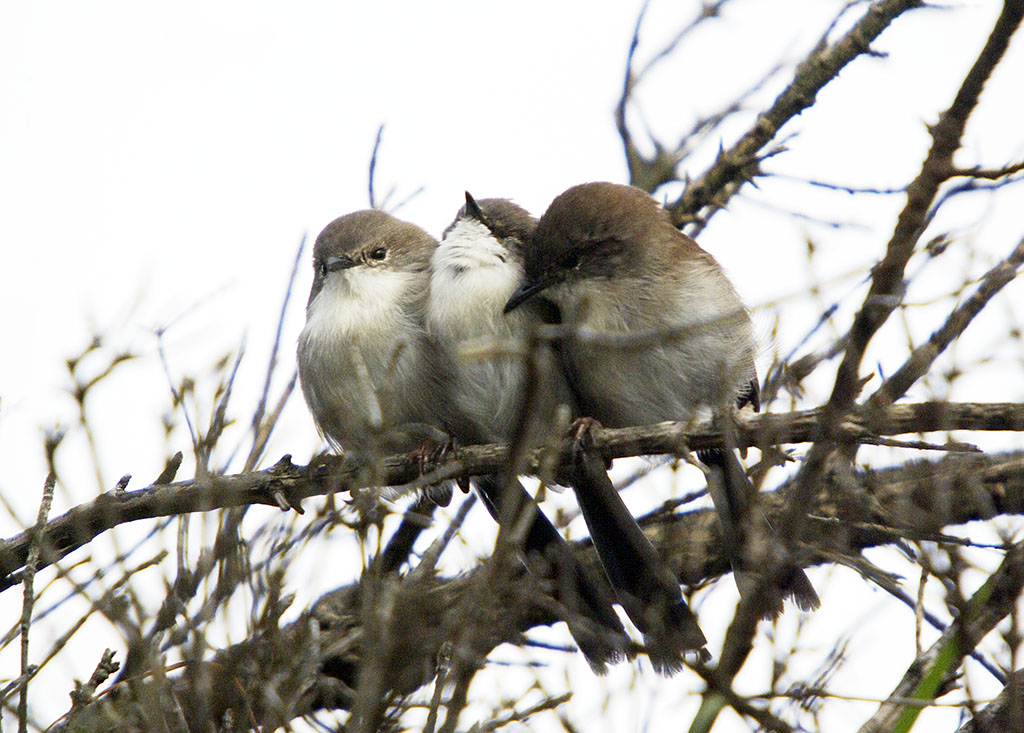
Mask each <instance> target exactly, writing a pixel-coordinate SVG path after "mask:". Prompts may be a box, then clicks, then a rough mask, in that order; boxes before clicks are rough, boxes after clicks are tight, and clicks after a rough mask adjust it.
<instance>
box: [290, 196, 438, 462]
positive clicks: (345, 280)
mask: <svg viewBox="0 0 1024 733" xmlns="http://www.w3.org/2000/svg"><path fill="white" fill-rule="evenodd" d="M436 249H437V240H436V239H434V237H432V236H431V235H430V234H428V233H427V232H426V231H424V230H423V229H421V228H420V227H418V226H416V225H415V224H412V223H409V222H405V221H402V220H400V219H397V218H396V217H394V216H392V215H390V214H387V213H385V212H383V211H379V210H376V209H367V210H363V211H356V212H353V213H350V214H346V215H345V216H341V217H339V218H337V219H335V220H334V221H332V222H330V223H329V224H328V225H327V226H326V227H325V228H324V229H323V231H322V232H321V233H320V234H319V236H317V239H316V243H315V244H314V246H313V270H314V272H313V285H312V288H311V290H310V293H309V301H308V303H307V305H306V323H305V326H304V327H303V329H302V332H301V333H300V335H299V340H298V349H297V354H296V355H297V359H298V367H299V380H300V383H301V386H302V394H303V396H304V397H305V399H306V404H307V405H308V406H309V409H310V412H311V413H312V415H313V419H314V422H315V423H316V425H317V428H318V429H319V431H320V433H321V434H322V435H323V436H324V438H325V439H326V440H327V441H328V443H330V444H331V446H332V447H333V448H335V449H336V450H340V451H342V452H344V453H348V454H351V455H353V456H354V457H355V458H356V459H357V460H360V461H364V462H373V461H376V460H378V459H379V458H381V457H383V456H386V455H391V454H393V453H399V452H411V451H413V450H416V449H417V448H420V447H422V446H423V445H424V443H425V442H426V441H429V440H438V441H443V440H444V438H445V437H446V436H445V435H444V433H443V425H444V422H443V418H444V415H443V410H442V407H441V405H440V404H439V399H438V396H439V395H442V394H444V392H445V390H446V389H447V388H446V387H445V384H444V380H445V373H444V370H443V368H442V364H441V362H440V361H439V360H438V358H437V356H436V354H435V352H434V346H433V344H432V342H431V340H430V339H429V338H428V336H427V334H426V330H425V328H424V326H423V311H424V308H425V304H426V298H427V295H428V292H429V288H430V260H431V257H432V255H433V253H434V251H435V250H436Z"/></svg>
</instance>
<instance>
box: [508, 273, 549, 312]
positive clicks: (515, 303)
mask: <svg viewBox="0 0 1024 733" xmlns="http://www.w3.org/2000/svg"><path fill="white" fill-rule="evenodd" d="M554 284H555V278H553V277H550V276H545V275H542V276H541V277H540V279H538V280H534V281H533V282H532V283H526V285H523V286H522V287H521V288H519V290H517V291H515V292H514V293H512V297H511V298H509V299H508V302H507V303H505V312H506V313H511V312H512V311H514V310H515V309H516V308H518V307H519V306H520V305H522V304H523V303H525V302H526V301H527V300H529V299H530V298H532V297H533V296H535V295H536V294H537V293H539V292H541V291H542V290H546V289H547V288H548V287H550V286H551V285H554Z"/></svg>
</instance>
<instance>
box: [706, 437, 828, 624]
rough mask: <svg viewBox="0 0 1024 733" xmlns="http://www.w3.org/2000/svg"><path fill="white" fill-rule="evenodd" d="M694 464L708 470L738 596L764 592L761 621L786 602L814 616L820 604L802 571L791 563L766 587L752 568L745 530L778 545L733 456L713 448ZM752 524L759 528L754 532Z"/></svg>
mask: <svg viewBox="0 0 1024 733" xmlns="http://www.w3.org/2000/svg"><path fill="white" fill-rule="evenodd" d="M697 456H698V458H700V460H701V461H703V462H704V464H705V465H706V466H707V467H708V468H709V469H710V471H709V474H708V491H709V492H710V493H711V500H712V501H713V502H714V504H715V511H716V512H717V513H718V519H719V524H720V526H721V530H722V541H723V544H724V545H725V548H726V552H727V553H728V555H729V561H730V563H731V564H732V568H733V575H734V577H735V579H736V586H737V587H738V588H739V591H740V595H742V596H745V597H748V596H750V595H751V594H753V593H755V592H757V589H758V588H759V587H760V586H764V588H765V590H766V591H767V592H768V594H769V595H768V596H767V601H766V603H765V609H764V614H763V615H764V618H776V617H777V616H778V615H779V614H780V613H782V606H783V602H784V601H785V599H786V598H791V599H792V600H793V602H794V603H796V605H797V608H799V609H800V610H801V611H813V610H815V609H817V608H818V607H819V606H820V605H821V600H820V599H819V598H818V594H817V593H816V592H815V590H814V586H813V585H811V581H810V579H809V578H808V577H807V574H806V573H805V572H804V570H803V568H801V567H799V566H797V565H795V564H792V563H790V564H789V566H788V567H786V569H785V571H784V572H783V573H782V574H781V575H780V576H779V577H777V578H774V579H772V582H770V583H768V582H765V578H763V573H761V572H759V570H758V568H759V567H763V564H762V563H755V562H753V561H752V558H751V557H750V555H751V554H753V553H752V552H751V548H750V547H747V544H748V542H749V540H750V530H751V529H753V530H755V531H756V530H758V529H760V530H762V534H763V536H765V537H767V539H768V540H769V541H771V542H777V541H779V538H778V537H777V536H776V535H775V531H774V530H773V528H772V526H771V523H770V522H769V521H768V517H766V516H765V515H764V513H763V512H762V511H761V509H760V507H759V506H758V504H757V497H756V489H755V488H754V485H753V484H752V483H751V482H750V479H749V478H748V477H747V474H746V471H744V470H743V466H742V465H741V464H740V462H739V459H738V458H737V457H736V454H735V453H734V452H733V451H732V450H728V449H720V448H713V449H709V450H704V451H699V452H698V453H697ZM757 522H760V523H761V527H757V524H756V523H757Z"/></svg>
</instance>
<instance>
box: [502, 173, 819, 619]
mask: <svg viewBox="0 0 1024 733" xmlns="http://www.w3.org/2000/svg"><path fill="white" fill-rule="evenodd" d="M525 268H526V282H525V283H524V284H523V285H522V286H521V287H520V288H519V290H517V291H516V292H515V293H514V294H513V295H512V297H511V298H509V300H508V302H507V303H506V306H505V309H506V311H507V312H513V311H514V310H516V309H517V308H518V307H521V305H522V304H524V303H526V302H527V301H529V300H531V299H532V298H534V297H537V296H538V295H539V294H541V293H543V295H544V297H546V298H547V299H549V300H551V301H552V302H553V303H554V304H555V305H556V306H557V307H558V309H559V311H560V313H561V317H562V319H563V322H564V323H565V324H566V325H567V326H569V327H571V329H572V332H571V334H570V335H569V337H568V338H566V339H565V340H564V342H563V343H562V353H563V354H564V357H565V367H564V368H565V372H566V379H567V380H568V381H569V383H570V384H571V387H572V390H573V392H574V394H575V395H576V398H577V400H578V402H579V408H580V412H581V414H582V415H584V416H586V417H588V418H592V419H593V420H596V421H597V422H599V423H601V424H602V425H605V426H607V427H613V428H623V427H632V426H639V425H649V424H654V423H658V422H663V421H668V420H672V421H687V420H690V419H693V418H694V417H695V416H696V415H697V414H698V413H699V412H700V411H702V410H703V411H706V410H710V411H711V412H712V414H715V415H726V414H730V410H731V409H732V408H733V406H734V405H735V406H742V405H744V404H750V405H751V406H752V407H753V408H754V409H759V394H758V382H757V371H756V365H755V356H756V350H757V347H756V339H755V336H754V329H753V325H752V322H751V320H750V316H749V314H748V312H747V310H746V308H745V307H744V305H743V302H742V300H741V299H740V297H739V295H738V294H737V292H736V290H735V288H734V287H733V285H732V283H731V282H730V281H729V279H728V277H727V276H726V274H725V272H724V270H723V269H722V267H721V265H719V263H718V262H717V261H716V260H715V259H714V258H713V257H712V256H711V255H710V254H708V253H707V252H706V251H704V250H703V249H702V248H701V247H700V246H699V245H698V244H697V243H696V242H695V241H694V240H693V239H691V238H690V237H688V236H686V235H685V234H684V233H682V232H681V231H679V230H678V229H677V228H676V227H675V226H674V225H673V224H672V221H671V219H670V217H669V215H668V213H667V212H666V211H665V210H664V209H663V208H662V207H661V206H660V205H659V204H658V203H657V202H656V201H655V200H654V199H653V198H652V197H651V196H650V195H649V194H648V193H647V192H645V191H643V190H642V189H639V188H636V187H633V186H627V185H622V184H615V183H608V182H595V183H584V184H580V185H576V186H573V187H571V188H569V189H568V190H566V191H565V192H563V193H562V194H560V195H559V196H557V197H556V198H555V199H554V200H553V201H552V202H551V204H550V205H549V206H548V208H547V210H546V211H545V212H544V214H543V216H541V218H540V220H539V222H538V225H537V228H536V230H535V232H534V239H533V243H532V246H531V247H530V248H529V249H528V250H527V257H526V261H525ZM701 457H702V458H703V459H705V463H706V464H707V465H708V468H709V488H710V489H711V494H712V498H713V500H714V502H715V506H716V510H717V511H718V513H719V517H720V519H721V520H722V523H723V525H724V526H723V530H724V531H723V537H725V538H726V543H727V550H729V551H730V554H731V559H732V561H733V564H734V568H736V569H739V570H742V571H744V572H747V571H748V570H750V568H749V563H746V562H745V561H744V560H743V558H742V554H741V550H740V545H741V544H742V539H741V538H742V536H743V535H742V532H743V527H742V522H744V521H745V520H746V518H747V514H748V513H749V509H750V506H751V504H752V502H751V500H750V496H749V492H751V491H753V486H752V485H750V484H749V481H747V480H746V476H745V473H744V472H743V471H742V466H740V465H739V461H738V459H737V458H736V456H735V454H734V452H733V451H731V450H723V449H718V450H712V451H708V452H705V453H703V454H702V455H701ZM737 469H738V470H737ZM741 476H742V479H741V478H740V477H741ZM737 580H738V582H740V586H741V591H742V590H743V586H744V583H743V582H742V581H741V579H740V578H737ZM786 582H787V587H786V588H785V589H783V590H784V592H785V593H787V594H789V595H791V596H793V598H794V600H795V601H796V603H797V605H798V606H799V607H800V608H802V609H811V608H816V607H817V606H818V604H819V601H818V598H817V594H816V593H815V592H814V589H813V587H812V586H811V584H810V581H809V580H808V579H807V577H806V575H805V574H804V573H803V570H802V569H795V570H794V572H793V573H791V574H790V576H789V577H788V578H787V579H786ZM779 602H780V603H781V599H780V601H779Z"/></svg>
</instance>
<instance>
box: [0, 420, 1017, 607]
mask: <svg viewBox="0 0 1024 733" xmlns="http://www.w3.org/2000/svg"><path fill="white" fill-rule="evenodd" d="M824 416H825V412H824V408H819V409H816V410H807V411H803V412H794V413H790V414H787V415H771V414H765V415H757V416H754V417H750V418H738V422H737V432H736V445H737V446H738V447H740V448H743V447H768V446H771V445H778V444H784V443H802V442H806V441H809V440H811V439H812V438H813V436H814V433H815V431H816V429H817V426H818V425H819V424H820V422H821V420H822V419H823V418H824ZM947 430H972V431H990V430H1009V431H1016V432H1020V431H1024V404H1019V403H991V404H955V403H945V402H935V403H920V404H914V405H898V406H892V407H889V408H887V409H885V410H882V411H879V412H877V413H875V412H872V415H871V422H870V428H868V427H867V423H866V422H865V420H864V419H863V418H861V417H860V416H858V415H856V414H854V415H850V416H849V417H848V418H847V419H846V420H844V421H842V422H841V423H840V424H839V425H838V426H836V428H835V434H836V435H837V436H838V437H837V439H839V440H843V441H848V442H849V443H851V444H856V443H876V442H879V438H880V437H881V436H887V435H888V436H891V435H900V434H905V433H926V432H935V431H947ZM592 434H593V438H594V446H595V449H596V450H597V451H599V452H600V453H601V455H603V456H604V457H605V458H608V459H612V458H624V457H628V456H640V455H660V454H670V455H684V454H685V453H686V452H687V451H688V450H691V451H696V450H702V449H704V448H711V447H720V446H722V445H723V443H722V438H721V435H720V434H719V433H717V432H716V431H715V430H714V429H713V427H712V425H711V424H710V423H702V424H699V425H696V426H688V425H687V424H684V423H661V424H659V425H651V426H645V427H637V428H624V429H620V430H610V429H606V428H601V427H595V428H594V429H593V433H592ZM570 453H571V442H568V441H567V442H565V443H564V444H563V445H562V446H561V448H560V454H559V455H555V456H551V455H550V454H549V452H547V451H544V450H538V451H535V452H534V454H533V455H532V456H531V458H530V460H529V463H528V467H527V471H528V472H537V471H538V470H539V467H540V466H545V467H550V466H551V464H552V459H555V460H556V461H561V462H562V463H563V464H564V462H565V461H567V460H569V458H570ZM507 461H508V447H507V446H503V445H483V446H468V447H464V448H460V449H458V450H457V451H455V453H454V455H453V456H452V457H450V458H449V459H448V460H446V461H445V463H443V464H442V465H440V466H437V467H436V468H435V470H433V471H430V472H429V473H428V474H427V475H426V476H425V477H421V476H420V474H419V470H420V463H419V459H418V458H416V457H408V456H393V457H391V458H388V459H386V460H384V461H383V462H382V463H381V465H380V466H379V467H377V469H378V470H377V471H375V472H370V471H367V470H363V469H361V468H360V467H358V466H356V465H354V464H353V463H352V462H351V461H348V460H345V459H343V458H337V457H333V456H324V457H322V458H321V459H319V460H318V461H316V462H314V463H311V464H310V465H309V466H296V465H294V464H293V463H292V462H291V460H290V456H285V457H284V458H282V459H281V460H280V461H279V462H278V464H277V465H275V466H273V467H271V468H269V469H266V470H264V471H254V472H249V473H241V474H236V475H233V476H205V477H202V478H199V479H194V480H189V481H179V482H176V483H171V484H154V485H152V486H148V487H146V488H144V489H139V490H136V491H123V490H114V491H109V492H107V493H104V494H101V495H100V496H99V497H97V498H96V499H95V500H93V501H91V502H89V503H87V504H82V505H80V506H77V507H75V508H73V509H71V510H70V511H68V512H67V513H65V514H63V515H62V516H60V517H57V518H56V519H53V520H51V521H50V522H49V523H48V524H47V525H46V527H45V528H44V530H43V531H42V533H41V537H40V540H39V548H40V550H39V559H38V564H37V566H38V567H40V568H42V567H46V566H47V565H50V564H52V563H53V562H56V561H57V560H59V559H60V558H62V557H64V556H65V555H67V554H68V553H70V552H72V551H73V550H75V549H77V548H79V547H82V546H84V545H86V544H88V543H89V542H90V541H91V540H92V539H93V538H95V537H96V536H97V535H99V534H101V533H103V532H105V531H106V530H108V529H111V528H113V527H116V526H117V525H119V524H125V523H127V522H134V521H138V520H140V519H152V518H155V517H167V516H175V515H179V514H187V513H190V512H205V511H213V510H216V509H227V508H231V507H241V506H250V505H256V504H265V505H267V506H274V507H282V508H288V507H296V508H297V507H300V506H301V504H302V500H303V499H307V498H309V497H312V496H324V495H327V494H332V493H342V492H349V491H353V490H358V489H365V488H368V487H372V486H403V485H409V484H414V485H429V484H431V483H436V482H438V481H441V480H443V479H450V478H455V477H458V476H473V475H481V474H487V473H494V472H499V471H502V470H503V469H504V467H505V465H506V463H507ZM31 545H32V534H31V533H28V532H23V533H22V534H19V535H16V536H14V537H11V538H9V539H7V540H5V541H4V542H3V543H2V544H0V590H3V589H6V588H9V587H10V586H11V585H13V584H15V583H18V582H20V578H21V576H20V574H19V572H18V571H19V570H20V569H21V568H23V567H24V565H25V561H26V559H27V557H28V551H29V548H30V547H31Z"/></svg>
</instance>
